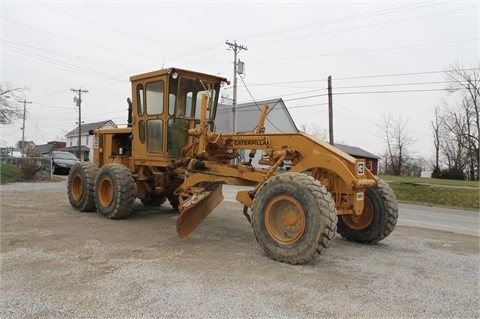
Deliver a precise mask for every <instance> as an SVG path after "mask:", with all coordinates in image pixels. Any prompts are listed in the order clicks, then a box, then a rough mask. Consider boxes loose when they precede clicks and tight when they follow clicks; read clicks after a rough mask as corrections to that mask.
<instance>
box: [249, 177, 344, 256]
mask: <svg viewBox="0 0 480 319" xmlns="http://www.w3.org/2000/svg"><path fill="white" fill-rule="evenodd" d="M336 225H337V216H336V211H335V205H334V203H333V200H332V198H331V196H330V193H328V192H327V190H326V188H325V187H324V186H322V185H321V184H320V182H318V181H317V180H315V179H313V178H312V177H310V176H307V175H304V174H300V173H284V174H281V175H277V176H275V177H273V178H272V179H271V180H269V181H268V182H267V183H266V184H265V185H264V186H263V187H262V188H261V189H260V191H259V192H258V193H257V195H256V196H255V201H254V204H253V215H252V227H253V230H254V233H255V237H256V239H257V241H258V242H259V244H260V246H261V247H262V248H263V249H264V250H265V252H266V253H267V254H268V255H269V256H270V257H271V258H272V259H274V260H277V261H281V262H286V263H290V264H303V263H307V262H309V261H311V260H312V259H313V258H314V257H315V255H316V254H320V253H321V252H322V251H323V250H324V249H325V248H327V247H328V245H329V244H330V242H331V241H332V240H333V238H334V236H335V231H336Z"/></svg>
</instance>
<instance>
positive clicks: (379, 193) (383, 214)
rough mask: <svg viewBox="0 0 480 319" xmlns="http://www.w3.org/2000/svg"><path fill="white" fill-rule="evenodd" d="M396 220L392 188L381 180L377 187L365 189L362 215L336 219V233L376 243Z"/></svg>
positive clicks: (356, 240) (361, 241)
mask: <svg viewBox="0 0 480 319" xmlns="http://www.w3.org/2000/svg"><path fill="white" fill-rule="evenodd" d="M397 220H398V203H397V199H396V197H395V194H394V193H393V191H392V189H391V188H390V187H389V186H388V184H387V183H385V182H384V181H383V180H381V179H379V180H378V187H377V188H367V190H366V191H365V207H364V210H363V213H362V215H360V216H359V217H357V218H355V217H354V216H353V215H342V216H341V217H340V218H339V219H338V228H337V229H338V233H339V234H340V235H341V236H342V237H344V238H346V239H348V240H351V241H355V242H359V243H364V244H376V243H378V242H379V241H381V240H383V239H385V238H386V237H387V236H388V235H390V233H391V232H392V231H393V229H394V228H395V225H396V224H397Z"/></svg>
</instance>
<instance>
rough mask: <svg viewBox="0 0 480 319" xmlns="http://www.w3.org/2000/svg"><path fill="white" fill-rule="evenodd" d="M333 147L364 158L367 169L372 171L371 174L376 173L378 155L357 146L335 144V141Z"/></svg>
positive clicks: (358, 157)
mask: <svg viewBox="0 0 480 319" xmlns="http://www.w3.org/2000/svg"><path fill="white" fill-rule="evenodd" d="M335 147H336V148H338V149H340V150H342V151H344V152H345V153H347V154H348V155H350V156H352V157H355V158H357V159H364V160H365V165H366V166H367V168H368V170H369V171H370V172H372V174H373V175H377V174H378V160H379V159H380V157H378V156H377V155H374V154H372V153H369V152H367V151H365V150H363V149H361V148H359V147H355V146H349V145H343V144H337V143H335Z"/></svg>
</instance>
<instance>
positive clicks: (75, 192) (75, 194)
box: [70, 174, 83, 201]
mask: <svg viewBox="0 0 480 319" xmlns="http://www.w3.org/2000/svg"><path fill="white" fill-rule="evenodd" d="M70 189H71V190H72V199H73V200H74V201H79V200H80V199H81V198H82V196H83V179H82V177H81V176H80V174H75V175H73V177H72V180H71V182H70Z"/></svg>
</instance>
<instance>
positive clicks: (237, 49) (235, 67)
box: [225, 41, 247, 133]
mask: <svg viewBox="0 0 480 319" xmlns="http://www.w3.org/2000/svg"><path fill="white" fill-rule="evenodd" d="M225 43H226V44H227V45H228V46H229V47H230V48H231V49H232V50H233V109H232V110H233V132H234V133H237V73H238V63H237V54H238V52H240V51H241V50H247V47H244V46H243V45H238V44H237V41H234V42H233V43H231V42H228V41H226V42H225Z"/></svg>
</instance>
